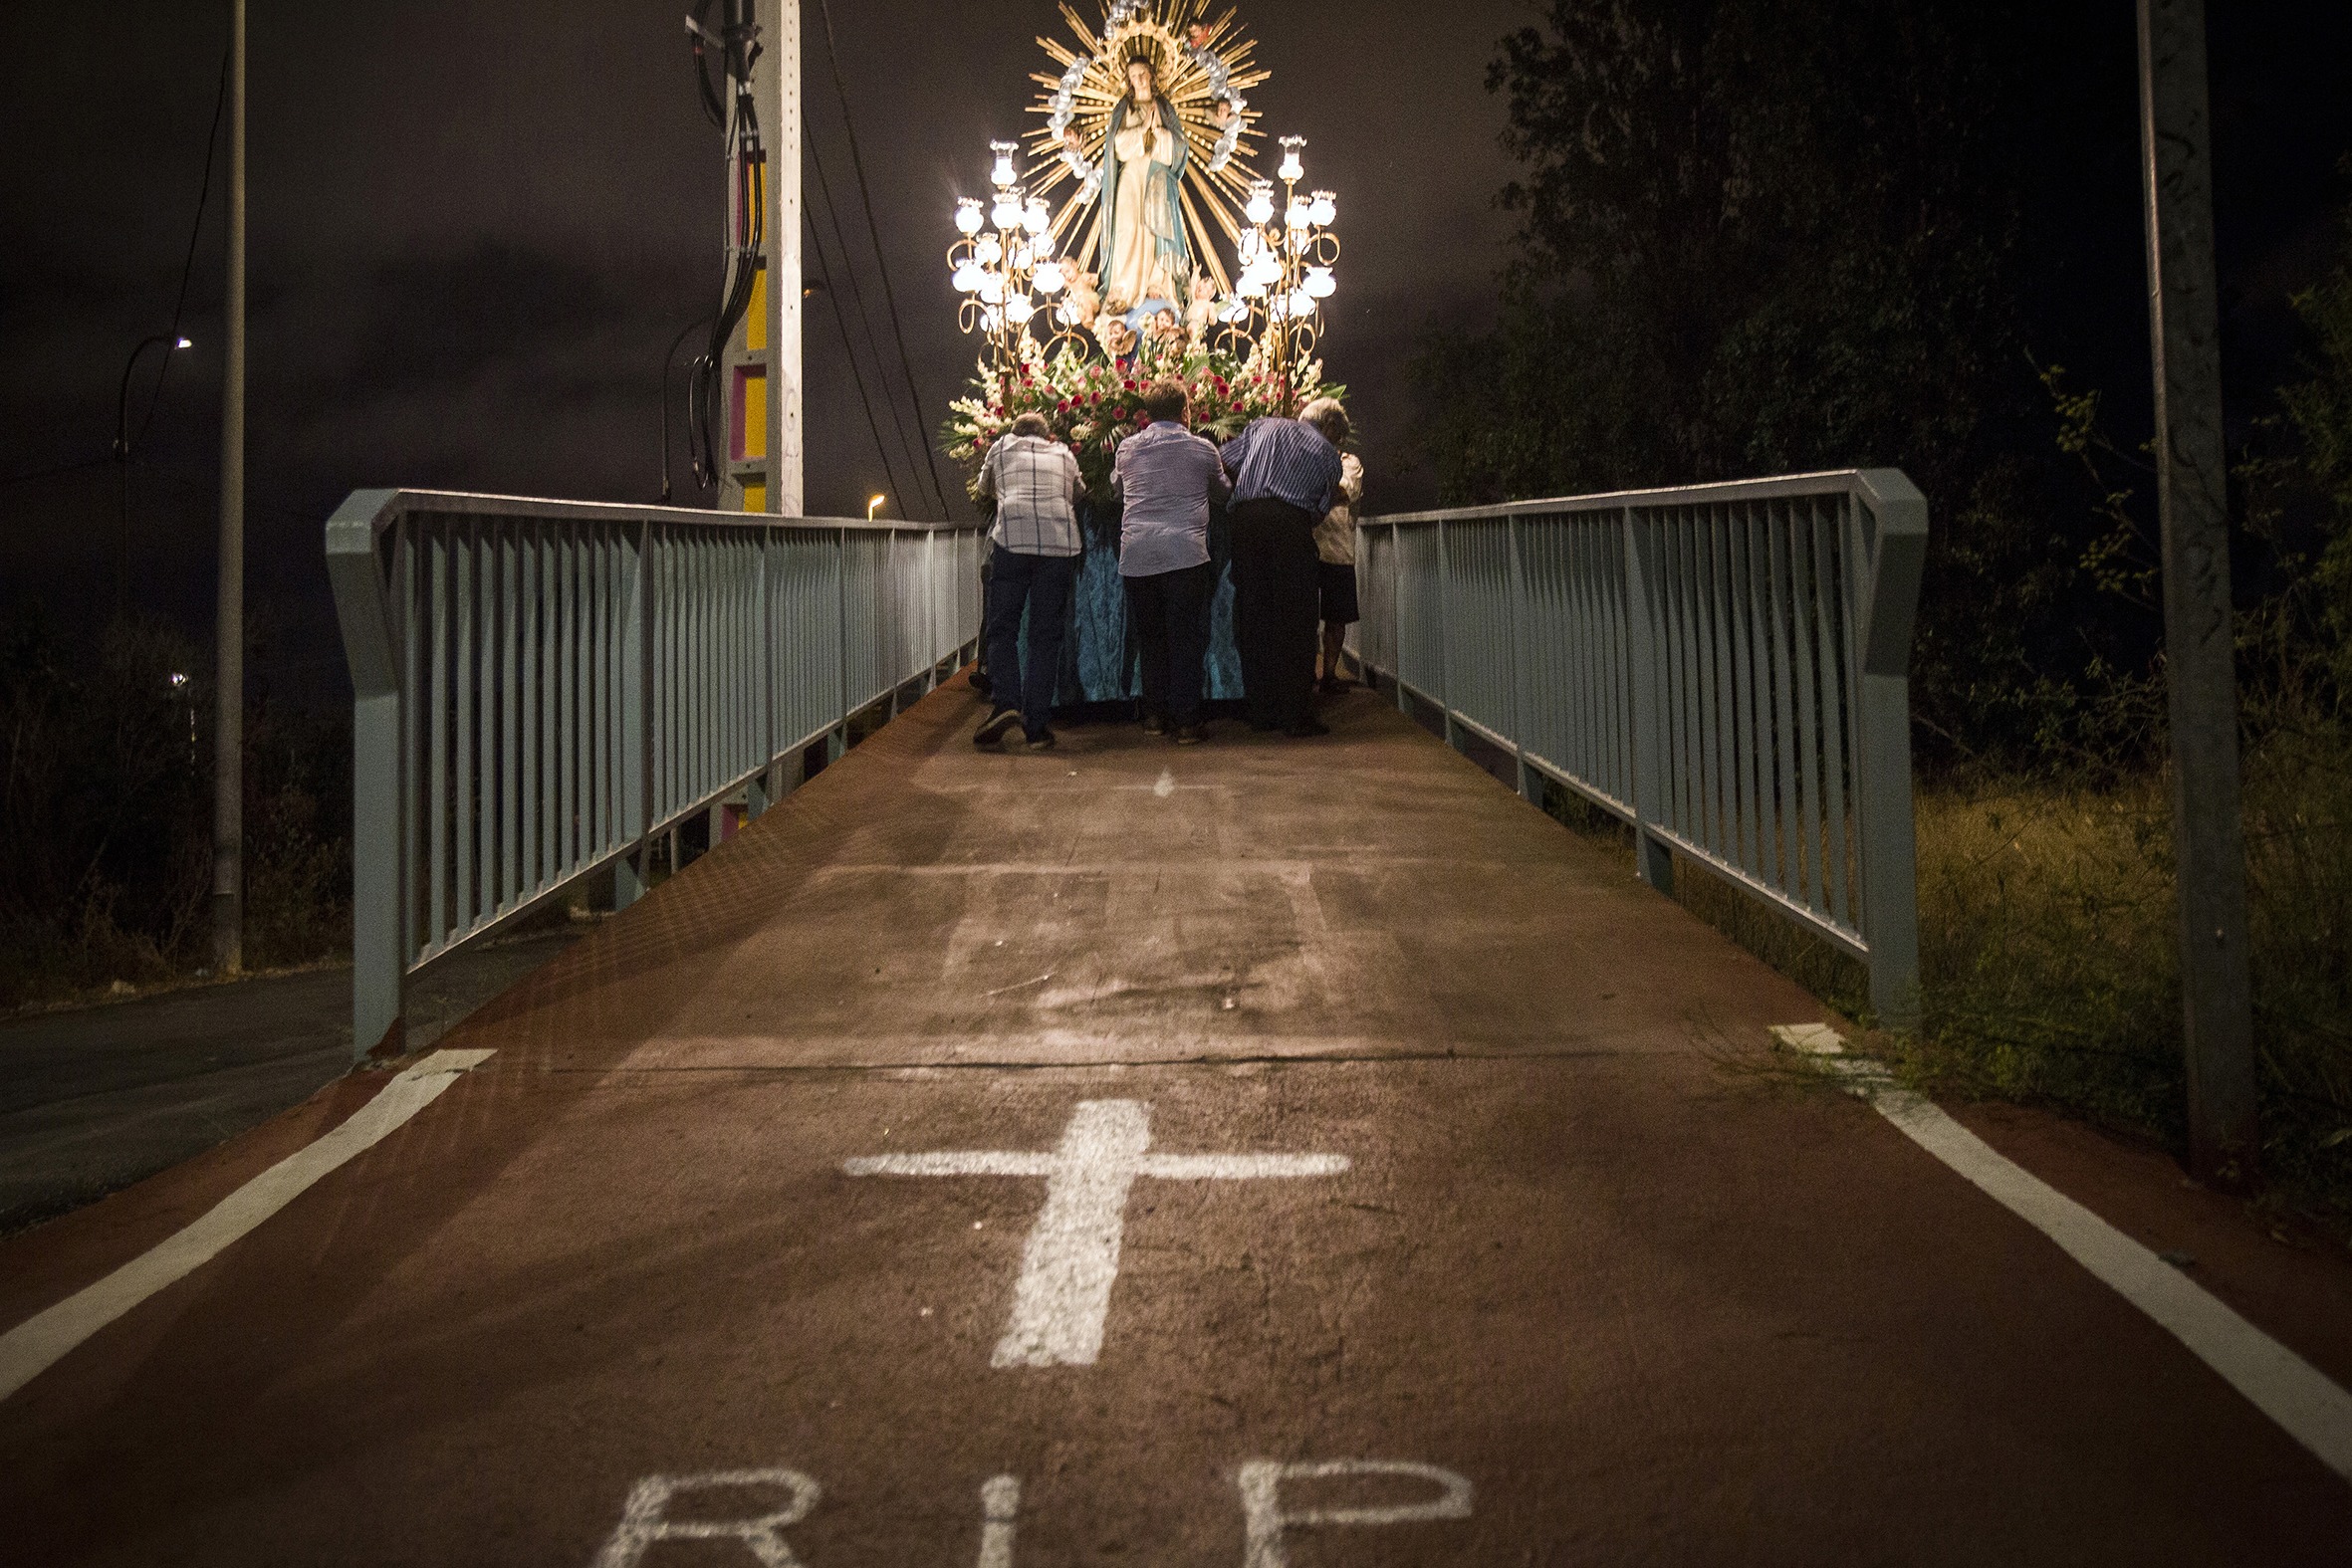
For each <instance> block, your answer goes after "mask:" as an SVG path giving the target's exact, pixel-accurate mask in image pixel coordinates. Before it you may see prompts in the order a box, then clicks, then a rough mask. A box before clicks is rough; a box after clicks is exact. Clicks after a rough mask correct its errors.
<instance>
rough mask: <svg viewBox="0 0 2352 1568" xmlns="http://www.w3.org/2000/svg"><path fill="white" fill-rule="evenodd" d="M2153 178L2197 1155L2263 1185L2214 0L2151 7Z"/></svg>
mask: <svg viewBox="0 0 2352 1568" xmlns="http://www.w3.org/2000/svg"><path fill="white" fill-rule="evenodd" d="M2139 9H2140V147H2141V173H2142V179H2143V183H2144V187H2145V192H2146V196H2147V204H2148V208H2147V210H2148V320H2149V333H2150V336H2151V338H2152V340H2153V343H2154V348H2155V358H2156V473H2157V502H2158V508H2159V511H2160V513H2161V517H2162V527H2163V534H2164V642H2165V672H2166V679H2167V684H2168V686H2169V688H2170V707H2171V719H2172V752H2173V777H2172V804H2173V850H2174V855H2173V858H2174V861H2175V863H2176V866H2177V873H2178V877H2179V882H2180V921H2181V1006H2182V1021H2183V1024H2184V1033H2185V1040H2184V1043H2185V1047H2186V1055H2187V1062H2188V1073H2189V1161H2190V1169H2191V1171H2192V1173H2193V1174H2194V1175H2196V1176H2197V1178H2198V1179H2199V1180H2201V1181H2210V1182H2215V1183H2218V1184H2221V1185H2224V1186H2233V1187H2234V1186H2239V1185H2242V1184H2244V1183H2246V1182H2248V1181H2250V1180H2251V1179H2252V1177H2253V1175H2254V1162H2255V1156H2256V1154H2257V1153H2258V1152H2259V1149H2260V1143H2259V1139H2258V1130H2257V1127H2256V1124H2255V1094H2254V1052H2253V982H2252V976H2251V973H2250V970H2249V967H2248V962H2247V953H2246V943H2247V937H2246V917H2245V827H2244V822H2243V820H2242V818H2241V816H2240V812H2239V802H2238V777H2237V668H2236V663H2235V655H2236V638H2235V634H2234V624H2233V620H2232V615H2231V604H2230V513H2229V481H2230V470H2229V452H2228V449H2227V445H2226V443H2225V441H2224V439H2223V434H2222V354H2221V342H2220V331H2221V320H2220V318H2221V312H2220V309H2219V307H2218V305H2217V303H2216V299H2215V288H2216V285H2215V274H2214V203H2213V159H2212V150H2213V137H2212V125H2211V121H2210V117H2209V114H2208V110H2207V99H2206V63H2205V0H2139Z"/></svg>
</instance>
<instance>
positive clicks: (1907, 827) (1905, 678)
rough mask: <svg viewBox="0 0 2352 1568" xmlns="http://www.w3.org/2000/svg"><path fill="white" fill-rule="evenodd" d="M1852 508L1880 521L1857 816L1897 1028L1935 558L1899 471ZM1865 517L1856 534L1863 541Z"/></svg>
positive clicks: (1875, 976) (1901, 1021) (1902, 1001)
mask: <svg viewBox="0 0 2352 1568" xmlns="http://www.w3.org/2000/svg"><path fill="white" fill-rule="evenodd" d="M1852 505H1853V507H1854V508H1855V509H1856V512H1857V514H1858V512H1859V510H1860V509H1861V508H1863V507H1867V508H1868V509H1869V510H1870V512H1871V514H1872V515H1873V517H1874V518H1875V519H1876V521H1877V529H1876V533H1877V539H1876V540H1875V542H1874V546H1875V548H1870V549H1869V550H1868V560H1867V566H1866V569H1867V573H1868V574H1867V577H1866V578H1865V581H1866V582H1867V594H1868V596H1867V597H1866V598H1865V600H1864V601H1863V602H1864V608H1863V620H1862V627H1861V635H1860V636H1859V637H1858V638H1856V639H1855V642H1856V649H1855V664H1856V666H1857V669H1856V674H1857V676H1858V679H1857V680H1856V682H1855V690H1856V694H1857V698H1858V701H1859V703H1860V712H1859V714H1858V718H1859V719H1860V725H1859V728H1860V730H1861V751H1860V755H1859V756H1857V757H1856V758H1855V760H1854V763H1855V768H1854V774H1855V779H1856V781H1857V784H1858V785H1859V787H1858V789H1857V793H1858V794H1859V795H1860V797H1861V798H1860V800H1859V801H1858V802H1857V806H1856V810H1855V816H1856V824H1855V825H1856V826H1857V827H1858V828H1859V830H1860V837H1861V850H1862V933H1863V937H1864V939H1865V940H1866V941H1867V942H1868V944H1869V947H1870V1007H1871V1009H1872V1010H1873V1011H1874V1012H1876V1013H1877V1014H1878V1016H1879V1019H1880V1021H1881V1022H1882V1023H1884V1024H1885V1025H1886V1026H1887V1027H1889V1028H1895V1029H1913V1028H1917V1027H1918V1026H1919V1020H1920V996H1919V880H1918V875H1919V874H1918V863H1917V857H1918V847H1917V842H1916V838H1915V829H1914V827H1913V823H1912V815H1911V675H1910V665H1911V624H1912V617H1913V615H1914V614H1915V613H1916V611H1917V609H1918V606H1919V582H1920V574H1921V571H1922V569H1923V567H1924V566H1925V564H1926V560H1927V531H1928V507H1927V498H1926V497H1924V496H1922V495H1921V494H1920V493H1919V491H1918V489H1917V488H1916V487H1915V486H1914V485H1913V484H1912V483H1911V481H1910V480H1908V479H1906V478H1904V477H1903V476H1902V475H1901V474H1899V473H1897V472H1895V471H1894V470H1892V469H1872V470H1869V471H1867V472H1865V473H1864V474H1862V476H1861V482H1860V485H1859V486H1858V487H1857V492H1856V494H1855V496H1854V498H1853V502H1852ZM1859 524H1860V518H1859V516H1858V515H1857V516H1855V517H1853V518H1852V519H1851V520H1850V521H1849V524H1848V527H1849V530H1850V532H1849V534H1848V538H1849V539H1850V540H1851V541H1852V542H1853V544H1854V546H1855V547H1856V548H1857V551H1859V550H1860V549H1861V548H1862V547H1863V542H1862V540H1861V537H1860V536H1861V529H1860V526H1859Z"/></svg>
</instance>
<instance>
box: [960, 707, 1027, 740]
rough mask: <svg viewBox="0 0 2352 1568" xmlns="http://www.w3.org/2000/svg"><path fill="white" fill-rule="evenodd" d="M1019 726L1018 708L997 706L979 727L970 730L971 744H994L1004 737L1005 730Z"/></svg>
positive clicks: (1019, 712)
mask: <svg viewBox="0 0 2352 1568" xmlns="http://www.w3.org/2000/svg"><path fill="white" fill-rule="evenodd" d="M1020 728H1021V710H1020V709H1018V708H999V709H998V710H997V711H996V712H994V713H992V714H990V715H989V716H988V718H987V719H986V720H984V721H983V722H982V724H981V726H980V728H979V729H977V730H974V731H973V732H972V744H973V745H974V746H994V745H996V744H997V743H998V742H999V741H1002V740H1003V739H1005V735H1006V732H1008V731H1012V730H1018V729H1020Z"/></svg>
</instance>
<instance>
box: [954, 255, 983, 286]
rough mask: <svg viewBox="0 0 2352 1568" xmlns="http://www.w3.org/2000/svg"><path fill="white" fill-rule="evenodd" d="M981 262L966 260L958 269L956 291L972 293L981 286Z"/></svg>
mask: <svg viewBox="0 0 2352 1568" xmlns="http://www.w3.org/2000/svg"><path fill="white" fill-rule="evenodd" d="M980 279H981V272H980V264H979V263H978V262H965V263H964V264H963V265H962V266H960V267H958V268H957V269H956V275H955V280H954V282H955V286H956V293H958V294H970V293H972V292H973V291H975V290H976V289H978V288H979V287H980Z"/></svg>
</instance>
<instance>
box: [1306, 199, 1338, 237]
mask: <svg viewBox="0 0 2352 1568" xmlns="http://www.w3.org/2000/svg"><path fill="white" fill-rule="evenodd" d="M1306 216H1307V218H1308V220H1309V221H1310V222H1312V223H1313V224H1314V226H1315V227H1316V228H1318V229H1327V228H1329V227H1330V226H1331V220H1332V219H1333V218H1336V217H1338V216H1339V204H1338V203H1337V202H1335V201H1334V200H1332V199H1331V193H1330V192H1329V191H1327V190H1318V191H1316V192H1315V193H1314V200H1313V201H1312V202H1311V203H1309V204H1308V206H1307V209H1306Z"/></svg>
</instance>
